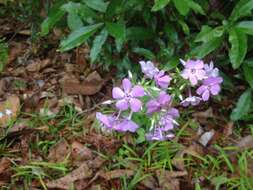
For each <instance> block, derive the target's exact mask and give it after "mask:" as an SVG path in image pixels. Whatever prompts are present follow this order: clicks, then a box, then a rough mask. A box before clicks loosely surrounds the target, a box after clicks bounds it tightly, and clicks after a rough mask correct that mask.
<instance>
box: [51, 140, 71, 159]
mask: <svg viewBox="0 0 253 190" xmlns="http://www.w3.org/2000/svg"><path fill="white" fill-rule="evenodd" d="M70 153H71V148H70V146H69V144H68V143H67V141H66V140H61V141H60V142H59V143H57V144H56V145H54V146H53V147H52V148H51V149H50V150H49V155H48V159H49V160H50V161H51V162H63V161H64V160H65V159H66V158H67V157H68V155H69V154H70Z"/></svg>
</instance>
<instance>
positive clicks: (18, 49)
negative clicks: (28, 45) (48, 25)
mask: <svg viewBox="0 0 253 190" xmlns="http://www.w3.org/2000/svg"><path fill="white" fill-rule="evenodd" d="M10 46H11V47H10V50H9V56H8V62H7V63H8V64H10V63H12V62H13V61H15V59H16V58H17V57H18V56H19V55H20V54H21V53H22V52H23V50H24V45H23V44H22V43H16V42H15V43H12V44H11V45H10Z"/></svg>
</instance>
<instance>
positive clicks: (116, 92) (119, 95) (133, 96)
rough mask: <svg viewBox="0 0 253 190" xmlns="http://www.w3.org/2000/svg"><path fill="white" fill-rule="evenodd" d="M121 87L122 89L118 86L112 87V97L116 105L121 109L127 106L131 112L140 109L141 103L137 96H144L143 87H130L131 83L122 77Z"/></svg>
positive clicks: (125, 108)
mask: <svg viewBox="0 0 253 190" xmlns="http://www.w3.org/2000/svg"><path fill="white" fill-rule="evenodd" d="M122 87H123V90H122V89H121V88H119V87H114V88H113V89H112V97H113V98H114V99H116V100H117V102H116V107H117V108H118V109H119V110H121V111H124V110H127V109H128V108H129V107H130V109H131V110H132V111H133V112H138V111H140V109H141V106H142V103H141V101H140V100H139V99H137V98H138V97H142V96H144V94H145V93H144V89H143V87H142V86H139V85H136V86H134V87H132V83H131V82H130V80H129V79H127V78H125V79H123V81H122Z"/></svg>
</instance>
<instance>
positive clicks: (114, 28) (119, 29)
mask: <svg viewBox="0 0 253 190" xmlns="http://www.w3.org/2000/svg"><path fill="white" fill-rule="evenodd" d="M105 27H106V29H107V31H108V32H109V34H110V35H111V36H113V37H114V38H116V39H122V40H123V39H125V38H126V26H125V24H123V23H113V22H107V23H106V24H105Z"/></svg>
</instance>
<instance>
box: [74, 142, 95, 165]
mask: <svg viewBox="0 0 253 190" xmlns="http://www.w3.org/2000/svg"><path fill="white" fill-rule="evenodd" d="M71 148H72V151H71V157H72V160H73V162H74V163H75V165H80V164H81V163H82V162H83V161H84V160H90V159H92V158H93V154H92V151H91V150H90V149H89V148H87V147H86V146H84V145H83V144H81V143H80V142H78V141H74V142H72V144H71Z"/></svg>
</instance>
